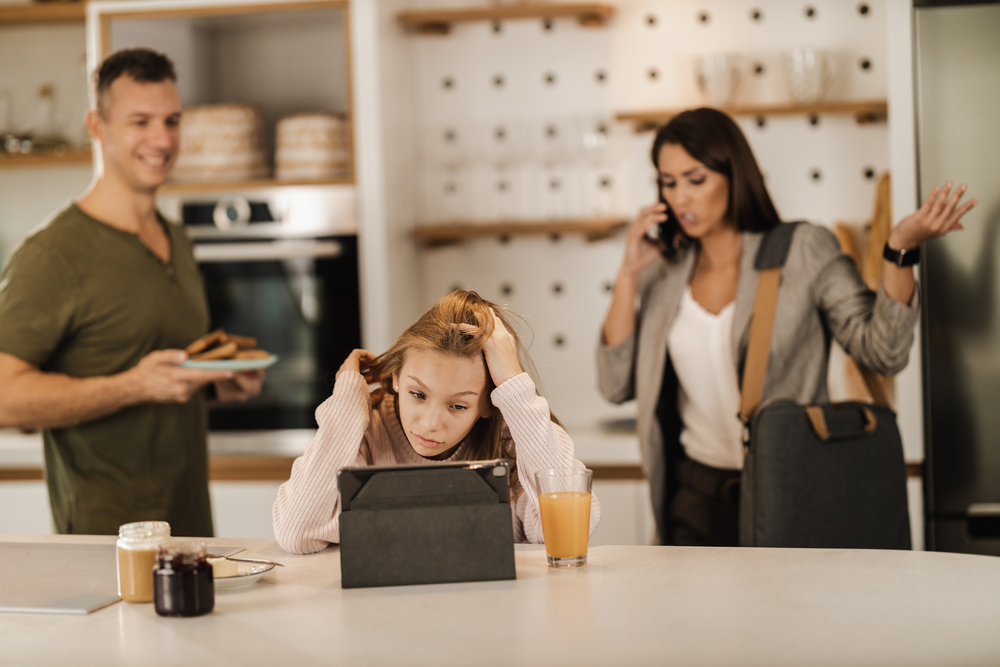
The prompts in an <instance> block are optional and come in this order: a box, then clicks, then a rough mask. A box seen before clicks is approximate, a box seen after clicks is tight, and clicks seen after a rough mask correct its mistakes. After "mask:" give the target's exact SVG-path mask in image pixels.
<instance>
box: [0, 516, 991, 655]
mask: <svg viewBox="0 0 1000 667" xmlns="http://www.w3.org/2000/svg"><path fill="white" fill-rule="evenodd" d="M0 540H3V541H30V542H38V541H52V542H57V541H61V542H66V541H78V542H90V543H111V542H113V541H114V538H113V537H87V536H75V537H74V536H51V537H40V536H37V535H30V536H0ZM213 543H214V544H222V543H226V544H236V545H243V546H246V547H247V548H248V549H249V551H248V552H247V553H248V554H252V555H256V556H261V557H264V558H270V559H273V560H277V561H280V562H282V563H284V564H285V567H284V568H275V569H274V570H272V571H271V572H270V573H268V574H267V575H266V576H265V577H264V578H263V579H262V580H261V581H260V582H259V583H257V584H256V585H254V586H252V587H250V588H246V589H241V590H234V591H228V592H219V593H218V594H217V596H216V608H215V611H214V612H212V613H211V614H209V615H207V616H203V617H200V618H193V619H168V618H160V617H158V616H157V615H156V613H155V611H154V609H153V607H152V605H150V604H146V605H135V604H127V603H117V604H114V605H112V606H110V607H106V608H105V609H102V610H99V611H96V612H94V613H92V614H89V615H87V616H52V615H43V614H0V647H2V659H0V662H2V663H3V664H4V665H5V667H6V666H9V667H19V666H22V665H24V666H27V665H56V664H67V665H69V664H72V665H109V664H127V665H144V666H145V665H181V664H183V665H209V664H211V665H213V666H215V665H239V666H240V667H246V666H248V665H275V664H287V665H300V664H302V665H306V664H339V665H348V666H349V667H358V666H360V665H403V664H405V665H435V666H443V665H473V664H474V665H499V666H502V667H512V666H514V665H572V666H576V667H583V666H585V665H664V664H668V663H669V664H683V665H738V666H739V667H748V666H752V665H768V666H780V665H795V666H797V667H799V666H802V665H810V666H822V665H838V666H839V665H893V666H897V665H949V666H954V665H996V664H1000V631H998V628H1000V559H997V558H990V557H985V556H970V555H960V554H947V553H933V552H889V551H881V552H879V551H837V550H796V549H784V550H778V549H723V548H717V549H716V548H684V547H634V546H633V547H615V546H603V547H595V548H592V549H591V552H590V556H589V560H590V562H589V564H588V565H587V566H586V567H584V568H581V569H579V570H553V569H550V568H549V567H547V566H546V563H545V554H544V551H543V550H542V547H533V546H519V547H518V549H517V554H516V556H517V580H515V581H501V582H483V583H470V584H445V585H435V586H407V587H395V588H370V589H353V590H344V589H342V588H341V587H340V567H339V551H338V550H337V548H335V547H334V548H330V549H327V550H326V551H324V552H322V553H320V554H314V555H310V556H293V555H290V554H286V553H284V552H283V551H282V550H281V549H280V548H279V547H278V546H277V544H276V543H274V542H272V541H269V540H233V539H214V540H209V544H213Z"/></svg>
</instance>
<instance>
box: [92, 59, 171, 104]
mask: <svg viewBox="0 0 1000 667" xmlns="http://www.w3.org/2000/svg"><path fill="white" fill-rule="evenodd" d="M122 76H129V77H131V78H132V79H134V80H136V81H138V82H139V83H159V82H160V81H174V82H176V81H177V73H176V72H175V71H174V64H173V63H172V62H170V58H167V57H166V56H165V55H163V54H162V53H157V52H156V51H152V50H150V49H142V48H131V49H121V50H119V51H115V52H114V53H112V54H111V55H109V56H108V57H107V58H105V59H104V61H103V62H101V65H100V67H98V68H97V71H96V72H94V101H95V105H96V107H97V110H98V111H99V112H100V113H101V115H102V116H103V115H104V112H105V108H104V107H105V104H104V100H105V97H106V96H107V92H108V88H110V87H111V84H112V83H114V82H115V81H116V80H117V79H118V78H119V77H122Z"/></svg>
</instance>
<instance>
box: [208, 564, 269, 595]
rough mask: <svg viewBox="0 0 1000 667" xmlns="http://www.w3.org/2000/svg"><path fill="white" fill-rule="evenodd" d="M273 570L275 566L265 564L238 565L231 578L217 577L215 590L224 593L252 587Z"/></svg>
mask: <svg viewBox="0 0 1000 667" xmlns="http://www.w3.org/2000/svg"><path fill="white" fill-rule="evenodd" d="M234 562H235V561H234ZM273 569H274V565H264V564H263V563H236V574H234V575H233V576H231V577H215V590H217V591H222V590H229V589H232V588H243V587H244V586H251V585H253V584H256V583H257V580H258V579H260V578H261V577H263V576H264V575H265V574H267V573H268V572H270V571H271V570H273Z"/></svg>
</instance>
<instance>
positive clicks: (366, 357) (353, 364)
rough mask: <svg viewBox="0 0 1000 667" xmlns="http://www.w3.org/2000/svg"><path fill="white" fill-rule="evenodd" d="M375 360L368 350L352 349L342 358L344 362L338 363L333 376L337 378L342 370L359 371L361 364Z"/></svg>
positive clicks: (364, 364) (365, 364)
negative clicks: (338, 368) (338, 367)
mask: <svg viewBox="0 0 1000 667" xmlns="http://www.w3.org/2000/svg"><path fill="white" fill-rule="evenodd" d="M374 360H375V355H374V354H372V353H371V352H369V351H368V350H353V351H352V352H351V353H350V354H349V355H347V358H346V359H344V363H342V364H341V365H340V370H338V371H337V375H336V376H335V377H337V378H339V377H340V374H341V373H343V372H344V371H354V372H355V373H360V372H361V368H362V366H367V365H368V364H369V363H370V362H372V361H374Z"/></svg>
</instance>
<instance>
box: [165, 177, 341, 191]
mask: <svg viewBox="0 0 1000 667" xmlns="http://www.w3.org/2000/svg"><path fill="white" fill-rule="evenodd" d="M301 185H354V179H353V178H351V177H346V176H345V177H344V178H333V179H329V180H323V181H304V180H300V181H279V180H276V179H273V178H257V179H254V180H250V181H213V182H206V183H201V182H192V183H166V184H165V185H163V186H162V187H160V189H159V190H158V191H157V192H158V193H159V194H161V195H182V194H199V193H209V192H235V191H239V190H262V189H264V188H285V187H288V186H301Z"/></svg>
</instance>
